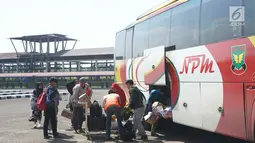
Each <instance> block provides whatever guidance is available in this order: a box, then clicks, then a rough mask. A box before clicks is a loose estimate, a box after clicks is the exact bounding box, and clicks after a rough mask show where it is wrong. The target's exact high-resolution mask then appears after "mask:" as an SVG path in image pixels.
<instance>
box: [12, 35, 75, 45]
mask: <svg viewBox="0 0 255 143" xmlns="http://www.w3.org/2000/svg"><path fill="white" fill-rule="evenodd" d="M10 39H11V40H21V41H29V42H42V43H45V42H55V41H77V40H76V39H72V38H68V37H67V36H66V35H62V34H43V35H31V36H22V37H13V38H10Z"/></svg>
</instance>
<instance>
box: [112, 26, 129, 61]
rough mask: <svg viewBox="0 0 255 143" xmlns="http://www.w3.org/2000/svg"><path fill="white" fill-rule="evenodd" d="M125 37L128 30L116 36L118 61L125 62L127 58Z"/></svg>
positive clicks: (115, 52) (116, 57)
mask: <svg viewBox="0 0 255 143" xmlns="http://www.w3.org/2000/svg"><path fill="white" fill-rule="evenodd" d="M125 37H126V30H122V31H120V32H118V33H117V34H116V39H115V49H114V50H115V51H114V54H115V55H114V56H115V59H116V60H123V59H124V56H125Z"/></svg>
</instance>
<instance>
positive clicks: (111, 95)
mask: <svg viewBox="0 0 255 143" xmlns="http://www.w3.org/2000/svg"><path fill="white" fill-rule="evenodd" d="M103 108H104V111H105V113H106V140H112V138H111V133H110V130H111V121H112V115H113V114H114V115H115V116H116V118H117V122H118V132H119V135H120V133H121V129H122V123H121V115H120V112H121V100H120V96H119V95H118V94H116V91H115V90H113V89H110V90H109V92H108V95H105V96H104V100H103Z"/></svg>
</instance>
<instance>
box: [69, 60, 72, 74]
mask: <svg viewBox="0 0 255 143" xmlns="http://www.w3.org/2000/svg"><path fill="white" fill-rule="evenodd" d="M71 71H72V62H69V72H71Z"/></svg>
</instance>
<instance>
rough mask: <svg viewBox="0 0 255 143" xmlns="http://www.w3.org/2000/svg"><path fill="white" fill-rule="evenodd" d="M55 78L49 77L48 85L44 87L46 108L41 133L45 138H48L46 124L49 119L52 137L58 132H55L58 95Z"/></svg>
mask: <svg viewBox="0 0 255 143" xmlns="http://www.w3.org/2000/svg"><path fill="white" fill-rule="evenodd" d="M57 82H58V81H57V79H56V78H54V77H52V78H50V85H49V86H48V87H47V89H46V94H47V96H46V106H47V108H46V110H45V111H44V116H45V118H44V124H43V135H44V138H45V139H48V138H50V136H49V135H48V126H49V122H50V121H51V127H52V132H53V136H54V138H58V137H59V134H58V132H57V119H56V117H57V110H56V107H57V105H58V99H57V98H58V96H59V92H58V90H57Z"/></svg>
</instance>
